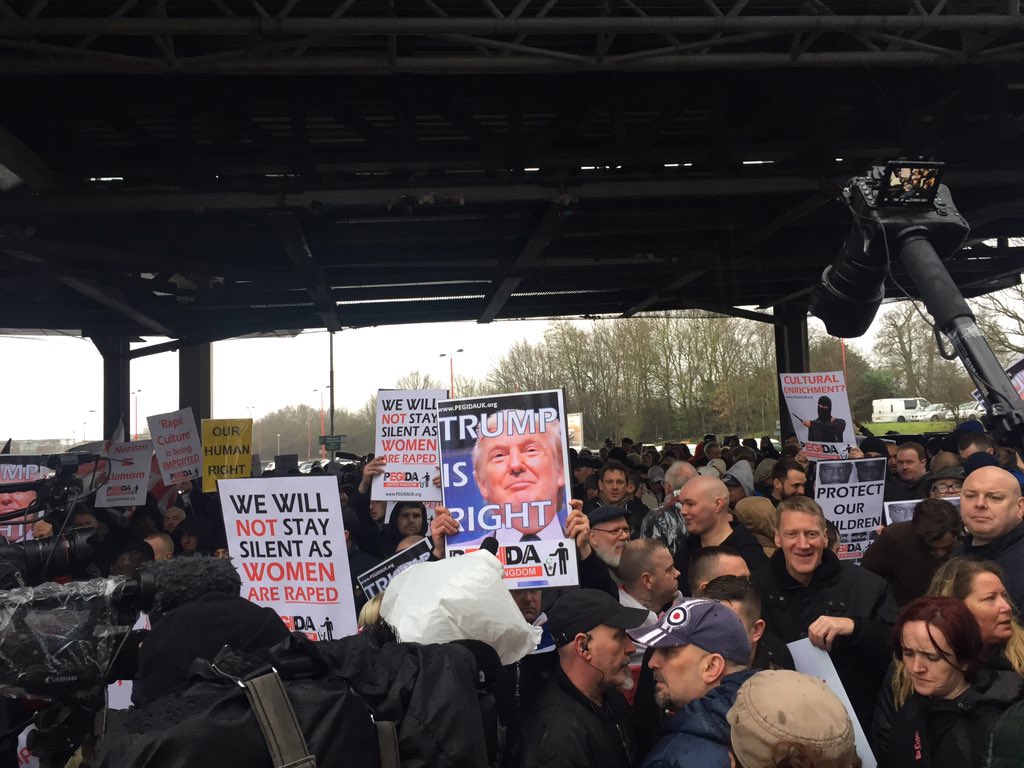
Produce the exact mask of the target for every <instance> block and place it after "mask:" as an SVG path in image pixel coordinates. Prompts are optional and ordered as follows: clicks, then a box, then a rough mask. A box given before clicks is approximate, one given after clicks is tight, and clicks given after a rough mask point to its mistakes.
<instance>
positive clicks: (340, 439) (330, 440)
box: [317, 435, 348, 451]
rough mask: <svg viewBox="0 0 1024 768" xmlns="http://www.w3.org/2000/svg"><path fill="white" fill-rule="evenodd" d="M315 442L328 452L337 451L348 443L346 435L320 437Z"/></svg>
mask: <svg viewBox="0 0 1024 768" xmlns="http://www.w3.org/2000/svg"><path fill="white" fill-rule="evenodd" d="M317 441H318V442H319V444H320V445H322V446H323V447H324V448H326V449H327V450H328V451H339V450H341V446H343V445H344V444H345V443H347V442H348V435H320V437H319V438H317Z"/></svg>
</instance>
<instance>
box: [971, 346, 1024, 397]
mask: <svg viewBox="0 0 1024 768" xmlns="http://www.w3.org/2000/svg"><path fill="white" fill-rule="evenodd" d="M1004 370H1005V371H1006V375H1007V376H1008V377H1009V378H1010V383H1011V384H1013V388H1014V389H1015V390H1016V391H1017V396H1018V397H1021V398H1024V357H1018V358H1017V359H1016V360H1014V361H1013V362H1012V363H1010V365H1009V366H1007V367H1006V368H1005V369H1004ZM971 397H973V398H974V399H975V400H976V401H977V402H978V404H979V405H982V406H984V405H985V398H983V397H982V396H981V391H980V390H977V389H976V390H974V391H973V392H971Z"/></svg>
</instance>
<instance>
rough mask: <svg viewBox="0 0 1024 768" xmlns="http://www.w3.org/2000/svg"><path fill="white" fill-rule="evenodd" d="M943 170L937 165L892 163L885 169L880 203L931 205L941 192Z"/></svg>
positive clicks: (879, 194)
mask: <svg viewBox="0 0 1024 768" xmlns="http://www.w3.org/2000/svg"><path fill="white" fill-rule="evenodd" d="M941 174H942V168H941V167H940V166H936V165H913V164H905V165H901V164H899V163H890V164H889V165H887V166H886V168H885V175H884V177H883V178H882V188H881V189H880V190H879V193H878V203H879V204H880V205H882V204H886V203H887V204H889V205H920V204H922V203H923V204H931V202H932V201H933V200H934V199H935V194H936V193H937V192H938V191H939V177H940V176H941Z"/></svg>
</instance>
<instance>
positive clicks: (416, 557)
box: [356, 538, 434, 600]
mask: <svg viewBox="0 0 1024 768" xmlns="http://www.w3.org/2000/svg"><path fill="white" fill-rule="evenodd" d="M433 549H434V544H433V542H431V541H430V539H429V538H427V539H423V541H421V542H419V543H418V544H413V545H412V546H411V547H406V548H405V549H403V550H402V551H401V552H399V553H398V554H396V555H392V556H391V557H389V558H388V559H387V560H385V561H384V562H382V563H378V564H377V565H375V566H373V568H371V569H370V570H368V571H366V572H365V573H361V574H359V575H358V576H357V577H356V579H357V580H358V581H359V586H361V587H362V588H363V594H364V595H365V596H366V599H367V600H372V599H373V598H375V597H376V596H377V595H379V594H380V593H381V592H383V591H384V590H385V589H387V586H388V584H390V583H391V580H392V579H393V578H395V576H397V575H398V574H400V573H401V572H402V571H404V570H406V569H407V568H411V567H412V566H414V565H416V564H417V563H425V562H426V561H427V560H429V559H430V552H431V550H433Z"/></svg>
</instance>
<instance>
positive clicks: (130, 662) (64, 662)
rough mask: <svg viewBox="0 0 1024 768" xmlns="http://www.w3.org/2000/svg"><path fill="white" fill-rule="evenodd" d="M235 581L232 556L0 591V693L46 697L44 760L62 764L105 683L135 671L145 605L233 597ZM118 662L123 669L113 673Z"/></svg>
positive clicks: (164, 606) (91, 727) (41, 730)
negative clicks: (224, 595) (128, 575)
mask: <svg viewBox="0 0 1024 768" xmlns="http://www.w3.org/2000/svg"><path fill="white" fill-rule="evenodd" d="M240 588H241V580H240V579H239V576H238V573H237V572H236V571H235V568H234V566H233V565H232V564H231V562H230V561H229V560H225V559H220V558H178V559H176V560H165V561H159V562H153V563H147V564H145V565H144V566H142V568H141V569H140V570H139V575H138V577H137V578H134V579H126V578H124V577H118V578H112V579H92V580H90V581H79V582H73V583H71V584H66V585H61V584H52V583H47V584H42V585H40V586H37V587H22V588H19V589H11V590H7V591H0V695H2V696H7V697H18V696H26V695H28V696H39V697H45V698H47V699H51V702H50V703H49V704H48V705H47V707H46V708H44V709H43V710H40V711H39V712H38V713H37V714H36V716H35V718H34V722H35V725H36V730H35V732H34V733H33V734H32V736H33V739H32V741H31V742H30V743H29V747H30V748H31V749H32V750H33V752H34V753H35V754H36V755H37V756H38V757H39V758H40V762H41V765H44V766H45V765H61V766H62V765H64V763H65V761H66V760H67V758H68V757H69V756H70V754H71V753H72V752H74V751H75V749H76V748H77V747H78V746H79V745H81V744H83V743H84V742H85V741H87V740H88V736H89V735H90V734H94V733H95V719H96V715H97V713H98V712H100V711H102V710H103V707H104V703H105V701H104V694H105V690H106V687H105V686H106V685H107V684H108V683H110V682H113V680H114V679H116V678H118V677H122V676H123V677H125V678H130V677H133V676H134V669H133V666H134V659H133V658H132V656H133V652H134V651H136V650H137V645H138V638H136V640H135V642H132V641H131V636H132V635H133V634H137V633H132V627H133V625H134V624H135V623H136V621H137V619H138V617H139V614H140V613H141V612H148V613H149V614H150V616H151V617H153V618H156V617H159V616H161V615H163V614H165V613H167V612H169V611H171V610H173V609H174V608H177V607H178V606H180V605H184V604H186V603H189V602H192V601H194V600H197V599H199V598H200V597H201V596H202V595H205V594H207V593H210V592H224V593H227V594H234V595H237V594H239V591H240ZM122 655H124V656H126V657H127V661H125V660H124V659H122V658H120V657H121V656H122ZM119 665H120V666H126V667H128V668H129V669H128V671H127V672H125V673H123V674H119V673H114V672H112V670H114V669H116V668H117V667H118V666H119Z"/></svg>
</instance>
